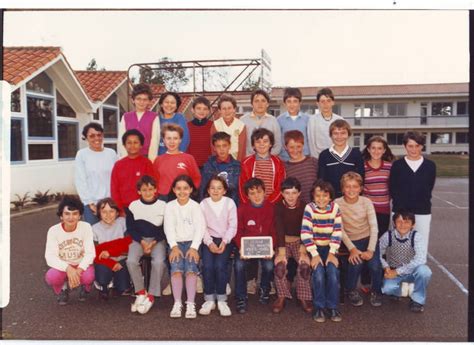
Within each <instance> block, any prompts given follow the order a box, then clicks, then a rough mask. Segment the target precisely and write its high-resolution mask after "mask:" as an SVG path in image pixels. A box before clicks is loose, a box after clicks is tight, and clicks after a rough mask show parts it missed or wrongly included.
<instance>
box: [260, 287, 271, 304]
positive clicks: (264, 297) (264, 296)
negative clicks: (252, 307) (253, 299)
mask: <svg viewBox="0 0 474 345" xmlns="http://www.w3.org/2000/svg"><path fill="white" fill-rule="evenodd" d="M258 294H259V296H260V297H259V298H258V301H259V302H260V304H268V303H270V291H266V290H264V289H262V288H260V289H259V290H258Z"/></svg>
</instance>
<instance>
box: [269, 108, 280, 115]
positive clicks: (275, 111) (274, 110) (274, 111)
mask: <svg viewBox="0 0 474 345" xmlns="http://www.w3.org/2000/svg"><path fill="white" fill-rule="evenodd" d="M268 113H269V114H270V115H273V116H275V117H277V116H278V115H280V108H270V109H268Z"/></svg>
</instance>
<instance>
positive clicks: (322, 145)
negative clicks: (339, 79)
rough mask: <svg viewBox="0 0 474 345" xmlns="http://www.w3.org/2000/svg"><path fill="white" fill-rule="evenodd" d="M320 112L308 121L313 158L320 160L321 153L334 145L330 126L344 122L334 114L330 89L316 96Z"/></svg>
mask: <svg viewBox="0 0 474 345" xmlns="http://www.w3.org/2000/svg"><path fill="white" fill-rule="evenodd" d="M316 103H317V105H318V108H319V112H316V114H314V115H313V116H310V117H309V120H308V146H309V151H310V153H311V156H313V157H314V158H319V155H320V154H321V152H322V151H323V150H325V149H327V148H329V147H330V146H331V144H332V142H331V135H330V134H329V126H330V125H331V124H332V123H333V122H334V121H336V120H343V118H342V116H339V115H337V114H334V113H333V112H332V107H333V106H334V94H333V93H332V90H331V89H329V88H323V89H321V90H319V91H318V93H317V95H316Z"/></svg>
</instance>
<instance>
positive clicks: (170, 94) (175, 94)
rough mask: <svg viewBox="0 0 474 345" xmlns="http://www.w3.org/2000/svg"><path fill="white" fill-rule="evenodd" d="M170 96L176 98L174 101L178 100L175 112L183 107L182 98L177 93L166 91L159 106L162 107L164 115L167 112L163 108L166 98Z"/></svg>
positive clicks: (159, 101)
mask: <svg viewBox="0 0 474 345" xmlns="http://www.w3.org/2000/svg"><path fill="white" fill-rule="evenodd" d="M168 96H172V97H174V99H175V100H176V110H175V112H177V111H178V109H179V106H180V105H181V97H179V95H178V94H177V93H176V92H173V91H166V92H163V93H162V94H161V96H160V99H159V100H158V104H159V105H160V110H161V112H162V113H164V112H165V111H164V110H163V107H162V106H161V105H162V104H163V102H164V101H165V98H166V97H168Z"/></svg>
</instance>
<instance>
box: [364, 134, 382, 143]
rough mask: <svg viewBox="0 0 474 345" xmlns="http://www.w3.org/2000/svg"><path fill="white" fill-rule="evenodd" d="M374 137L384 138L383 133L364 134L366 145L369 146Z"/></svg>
mask: <svg viewBox="0 0 474 345" xmlns="http://www.w3.org/2000/svg"><path fill="white" fill-rule="evenodd" d="M373 136H379V137H382V138H383V133H365V134H364V145H367V142H368V141H369V139H370V138H372V137H373Z"/></svg>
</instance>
